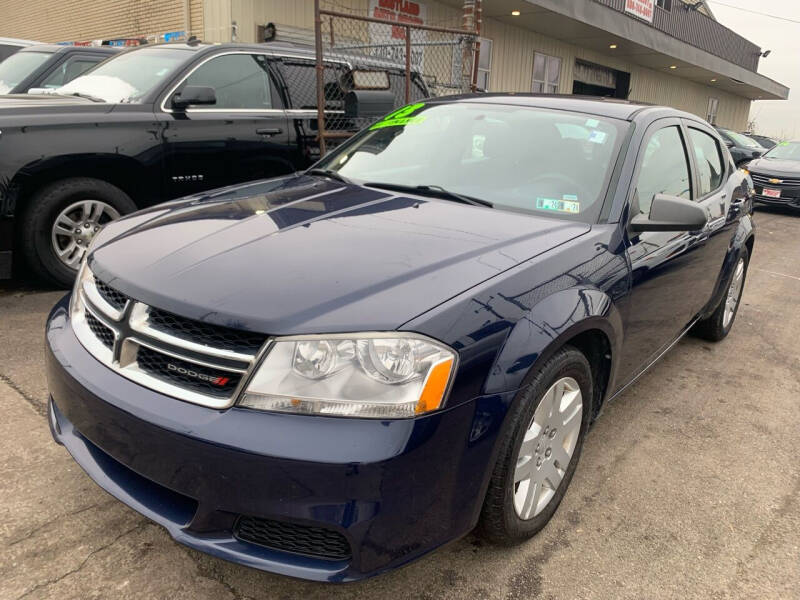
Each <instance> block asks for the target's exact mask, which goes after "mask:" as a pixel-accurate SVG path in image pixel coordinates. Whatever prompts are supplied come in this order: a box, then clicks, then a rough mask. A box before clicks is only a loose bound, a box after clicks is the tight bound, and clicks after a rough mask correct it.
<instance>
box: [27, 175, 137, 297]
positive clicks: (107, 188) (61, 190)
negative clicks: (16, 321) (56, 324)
mask: <svg viewBox="0 0 800 600" xmlns="http://www.w3.org/2000/svg"><path fill="white" fill-rule="evenodd" d="M134 210H136V205H135V204H134V203H133V200H131V199H130V197H129V196H128V195H127V194H126V193H125V192H123V191H122V190H120V189H119V188H117V187H116V186H113V185H111V184H110V183H108V182H105V181H100V180H99V179H90V178H88V177H75V178H71V179H62V180H60V181H56V182H54V183H51V184H50V185H48V186H46V187H44V188H42V189H41V190H40V191H39V192H37V193H36V194H35V195H34V196H32V197H31V199H30V201H29V203H28V206H27V208H26V210H25V212H24V213H23V215H22V220H21V229H20V242H21V247H22V253H23V255H24V257H25V261H26V263H27V265H28V266H29V267H30V268H31V270H32V271H33V272H34V274H35V275H37V276H38V277H39V278H40V279H43V280H45V281H48V282H50V283H53V284H55V285H57V286H59V287H70V286H71V285H72V282H73V280H74V279H75V274H76V272H77V269H78V267H79V266H80V264H81V260H82V259H83V257H84V256H85V254H86V250H87V248H88V247H89V243H90V242H91V240H92V238H93V237H94V236H95V235H97V233H98V232H99V231H100V230H101V229H102V228H103V227H104V226H105V225H106V224H107V223H109V222H111V221H113V220H114V219H117V218H119V217H120V216H122V215H124V214H126V213H130V212H133V211H134Z"/></svg>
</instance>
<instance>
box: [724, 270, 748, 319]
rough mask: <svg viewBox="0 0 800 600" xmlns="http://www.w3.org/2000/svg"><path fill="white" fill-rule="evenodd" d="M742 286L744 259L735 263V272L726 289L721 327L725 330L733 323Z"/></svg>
mask: <svg viewBox="0 0 800 600" xmlns="http://www.w3.org/2000/svg"><path fill="white" fill-rule="evenodd" d="M743 285H744V258H740V259H739V262H738V263H736V270H735V271H734V272H733V277H732V278H731V285H730V287H728V295H727V296H726V298H725V312H724V314H723V315H722V326H723V327H725V328H727V327H728V325H730V324H731V321H733V315H734V314H735V313H736V307H737V306H738V305H739V298H741V296H742V287H743Z"/></svg>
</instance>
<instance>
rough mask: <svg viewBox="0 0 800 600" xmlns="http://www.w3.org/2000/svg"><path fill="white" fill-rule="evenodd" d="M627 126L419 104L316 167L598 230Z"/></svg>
mask: <svg viewBox="0 0 800 600" xmlns="http://www.w3.org/2000/svg"><path fill="white" fill-rule="evenodd" d="M626 127H627V123H626V122H624V121H617V120H615V119H607V118H600V117H595V116H593V115H586V114H578V113H571V112H566V111H557V110H546V109H542V108H531V107H522V106H511V105H491V104H480V103H477V102H460V103H452V104H425V103H423V102H419V103H417V104H412V105H409V106H407V107H405V108H402V109H400V110H398V111H395V112H394V113H391V114H390V115H388V116H387V117H385V118H384V119H383V120H381V121H379V122H377V123H375V124H374V125H372V126H371V127H370V128H369V129H367V130H365V131H364V132H362V133H361V134H359V135H358V136H356V137H355V138H353V140H351V141H350V142H348V143H347V144H344V145H343V146H341V147H340V148H338V149H337V150H336V151H334V152H333V153H331V154H329V155H328V156H326V157H325V158H324V159H323V160H322V161H321V162H320V163H319V164H318V165H317V166H318V167H319V168H322V169H330V170H333V171H337V172H338V173H339V174H340V175H343V176H344V177H347V178H348V179H351V180H353V181H356V182H358V183H362V184H364V183H368V184H385V185H394V186H410V187H412V188H413V187H416V186H431V187H433V186H439V187H441V188H445V189H446V190H447V191H448V192H453V193H456V194H462V195H464V196H470V197H472V198H477V199H480V200H485V201H488V202H491V203H492V204H493V205H494V207H495V208H498V209H506V210H517V211H524V212H534V213H539V214H546V215H550V216H555V217H561V218H566V219H573V220H580V221H585V222H593V221H594V220H595V219H596V217H597V215H598V214H599V212H600V208H601V205H602V200H603V196H604V192H605V189H606V186H607V182H608V179H609V177H610V173H611V170H612V168H613V165H614V162H615V160H616V157H617V153H618V147H619V145H620V140H621V139H622V134H623V132H624V129H625V128H626Z"/></svg>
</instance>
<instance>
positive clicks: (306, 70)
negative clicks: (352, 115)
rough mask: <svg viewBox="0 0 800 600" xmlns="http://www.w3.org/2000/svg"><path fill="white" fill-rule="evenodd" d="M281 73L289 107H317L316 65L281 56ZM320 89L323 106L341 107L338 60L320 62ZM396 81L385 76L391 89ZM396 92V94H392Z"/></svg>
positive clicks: (342, 71)
mask: <svg viewBox="0 0 800 600" xmlns="http://www.w3.org/2000/svg"><path fill="white" fill-rule="evenodd" d="M280 65H281V72H282V73H283V78H284V79H285V80H286V86H287V87H288V88H289V97H290V99H291V108H294V109H315V108H317V65H316V63H315V62H314V61H311V60H302V59H294V58H283V59H281V61H280ZM322 73H323V80H324V82H325V83H324V87H323V91H324V94H325V108H326V109H329V110H340V109H343V108H344V106H343V102H344V94H345V91H344V89H343V88H342V81H344V79H345V75H346V74H347V69H346V67H345V65H342V64H338V63H328V62H326V63H325V64H324V69H323V71H322ZM397 83H398V82H397V81H396V80H393V78H392V77H391V76H390V77H389V85H390V88H391V89H392V91H394V87H395V86H396V85H397ZM402 85H403V92H402V93H403V96H404V95H405V77H403V80H402ZM395 95H396V94H395Z"/></svg>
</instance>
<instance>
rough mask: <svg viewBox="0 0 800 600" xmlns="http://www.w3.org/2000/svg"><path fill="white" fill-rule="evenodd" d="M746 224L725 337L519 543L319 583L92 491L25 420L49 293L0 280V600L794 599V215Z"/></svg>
mask: <svg viewBox="0 0 800 600" xmlns="http://www.w3.org/2000/svg"><path fill="white" fill-rule="evenodd" d="M756 222H757V225H758V237H757V240H756V248H755V253H754V256H753V260H752V262H751V268H750V272H749V275H748V280H747V284H746V288H745V291H744V297H743V303H744V304H743V305H742V307H741V309H740V312H739V315H738V317H737V322H736V324H735V326H734V329H733V332H732V333H731V335H730V336H729V338H728V339H727V340H725V341H723V342H722V343H720V344H709V343H707V342H703V341H700V340H697V339H693V338H687V339H685V340H683V341H681V342H680V343H679V344H678V345H677V346H676V347H675V348H674V349H673V350H672V351H671V352H670V353H669V354H668V355H667V356H666V357H665V358H664V359H663V360H662V361H661V362H660V363H658V364H657V365H656V366H655V367H653V368H652V369H651V370H650V371H649V372H648V373H647V374H646V375H645V376H643V377H642V378H641V379H640V380H639V382H637V383H636V384H635V385H634V386H633V387H632V388H630V389H629V390H628V391H627V392H626V393H625V394H624V395H623V396H622V397H621V398H619V399H618V400H616V401H615V402H614V403H612V404H611V405H609V406H607V407H606V410H605V412H604V414H603V415H602V417H601V418H600V420H599V421H598V422H597V423H595V425H594V427H593V428H592V430H591V432H590V434H589V436H588V438H587V441H586V444H585V447H584V450H583V456H582V457H581V462H580V464H579V465H578V469H577V472H576V474H575V478H574V479H573V482H572V485H571V487H570V489H569V491H568V492H567V495H566V497H565V499H564V501H563V503H562V505H561V507H560V508H559V510H558V512H557V513H556V516H555V517H554V519H553V521H552V522H551V523H550V524H549V525H548V526H547V527H546V528H545V529H544V530H543V531H542V532H541V533H540V534H539V535H538V536H537V537H535V538H533V539H532V540H530V541H528V542H526V543H525V544H522V545H520V546H518V547H513V548H498V547H493V546H489V545H486V544H483V543H482V542H481V541H480V540H478V539H477V538H475V537H474V536H472V535H470V536H467V537H466V538H464V539H462V540H459V541H457V542H454V543H452V544H450V545H448V546H447V547H445V548H443V549H441V550H439V551H438V552H435V553H433V554H430V555H428V556H427V557H424V558H423V559H421V560H419V561H417V562H415V563H413V564H411V565H410V566H408V567H406V568H403V569H400V570H398V571H395V572H392V573H389V574H386V575H383V576H380V577H377V578H374V579H371V580H368V581H365V582H362V583H355V584H347V585H344V586H336V587H334V586H329V585H321V584H312V583H307V582H302V581H296V580H292V579H289V578H285V577H280V576H276V575H270V574H267V573H261V572H258V571H254V570H251V569H248V568H245V567H240V566H237V565H233V564H230V563H227V562H224V561H221V560H218V559H216V558H212V557H210V556H206V555H203V554H200V553H198V552H195V551H193V550H189V549H187V548H185V547H183V546H180V545H179V544H177V543H175V542H174V541H172V539H171V538H170V537H169V536H168V535H167V533H166V532H165V531H164V530H163V529H161V527H159V526H157V525H155V524H153V523H151V522H149V521H148V520H147V519H145V518H144V517H142V516H140V515H138V514H137V513H135V512H134V511H132V510H130V509H128V508H127V507H126V506H124V505H123V504H121V503H119V502H117V501H116V500H114V499H113V498H111V497H110V496H109V495H107V494H106V493H105V492H103V491H102V490H101V489H100V488H98V487H97V486H96V485H95V484H94V483H93V482H92V481H91V480H90V479H89V478H88V477H87V476H86V475H84V474H83V472H82V471H81V469H80V468H79V467H78V466H77V465H76V464H75V463H74V462H73V461H72V460H71V459H70V457H69V456H68V454H67V452H66V450H64V449H63V448H62V447H60V446H57V445H56V444H55V443H54V442H53V441H52V439H51V437H50V433H49V430H48V427H47V423H46V421H45V419H44V416H43V415H44V403H45V400H46V398H47V390H46V382H45V380H44V367H43V350H42V339H43V325H44V321H45V318H46V316H47V312H48V310H49V309H50V307H51V306H52V305H53V304H54V302H55V301H56V300H57V298H59V297H60V296H61V294H62V293H63V292H52V291H46V290H42V289H40V288H37V287H35V286H32V285H29V284H25V283H20V282H0V403H1V404H2V407H3V411H4V418H3V419H2V420H1V421H0V481H2V485H1V486H0V598H3V599H18V598H25V599H31V600H33V599H45V598H58V599H69V598H80V599H84V598H115V599H116V598H158V599H161V598H164V599H167V598H168V599H169V600H178V599H182V598H187V599H189V598H191V599H193V600H194V599H197V600H200V599H204V598H209V599H211V598H213V599H229V598H233V599H237V600H243V599H247V598H252V599H262V598H264V599H266V598H281V599H284V598H309V599H311V598H320V599H323V598H324V599H336V598H374V597H379V598H383V597H388V596H390V595H397V594H398V593H401V594H402V595H403V597H404V598H408V599H416V598H420V599H422V598H425V599H427V598H508V599H523V598H525V599H531V598H610V597H613V598H673V597H676V598H677V597H679V598H712V599H722V598H753V597H758V598H800V460H798V457H797V454H798V449H800V351H798V349H797V339H798V337H800V311H798V310H797V299H798V298H800V236H799V235H798V232H800V214H797V215H792V214H791V213H784V212H781V211H778V210H766V209H759V210H757V212H756Z"/></svg>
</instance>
